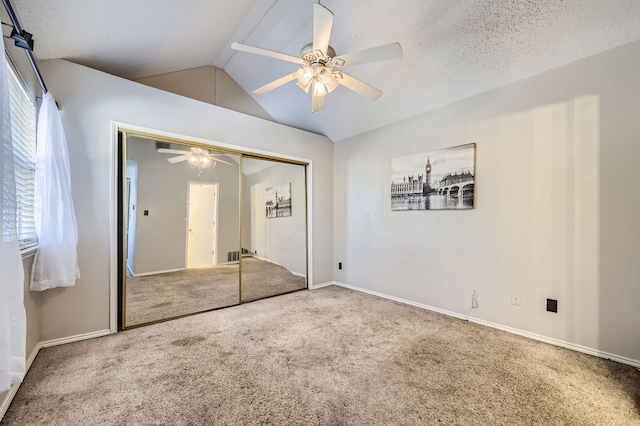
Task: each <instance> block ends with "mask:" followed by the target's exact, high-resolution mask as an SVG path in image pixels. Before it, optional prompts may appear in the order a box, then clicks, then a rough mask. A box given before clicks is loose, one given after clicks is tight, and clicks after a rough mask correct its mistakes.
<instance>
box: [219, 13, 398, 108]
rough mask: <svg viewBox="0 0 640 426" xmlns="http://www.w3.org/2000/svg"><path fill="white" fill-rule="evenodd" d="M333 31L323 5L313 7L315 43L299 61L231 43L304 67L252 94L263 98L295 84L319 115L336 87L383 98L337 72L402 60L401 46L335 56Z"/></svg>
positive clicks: (305, 48) (240, 48)
mask: <svg viewBox="0 0 640 426" xmlns="http://www.w3.org/2000/svg"><path fill="white" fill-rule="evenodd" d="M332 27H333V13H331V11H330V10H329V9H327V8H326V7H324V6H322V5H321V4H320V3H314V4H313V42H312V43H309V44H307V45H305V46H304V47H303V48H302V50H301V51H300V57H299V58H298V57H295V56H291V55H287V54H286V53H280V52H275V51H273V50H267V49H262V48H260V47H254V46H249V45H246V44H241V43H232V44H231V48H232V49H234V50H238V51H242V52H247V53H254V54H257V55H262V56H269V57H271V58H275V59H280V60H283V61H288V62H293V63H294V64H298V65H301V67H300V68H299V69H298V70H297V71H296V72H294V73H292V74H287V75H285V76H284V77H281V78H279V79H277V80H275V81H272V82H271V83H268V84H266V85H264V86H262V87H260V88H259V89H256V90H254V92H253V93H255V94H257V95H262V94H265V93H267V92H270V91H271V90H273V89H276V88H278V87H280V86H282V85H284V84H286V83H288V82H290V81H293V80H296V79H297V80H298V82H297V83H296V84H297V85H298V86H299V87H300V88H301V89H302V90H304V91H305V92H306V93H309V90H311V101H312V102H311V111H312V112H316V113H317V112H319V111H322V110H323V109H324V97H325V95H326V94H327V93H331V92H333V91H334V90H335V88H336V87H338V86H340V85H342V86H344V87H346V88H347V89H351V90H353V91H354V92H356V93H359V94H360V95H363V96H366V97H367V98H369V99H371V100H374V101H375V100H376V99H378V98H379V97H380V96H382V91H381V90H379V89H376V88H375V87H373V86H370V85H369V84H367V83H364V82H362V81H360V80H358V79H357V78H354V77H351V76H350V75H348V74H345V73H343V72H342V71H336V70H335V69H336V68H345V67H348V66H350V65H359V64H366V63H370V62H378V61H387V60H390V59H400V58H401V57H402V47H401V46H400V43H389V44H385V45H382V46H377V47H372V48H369V49H364V50H360V51H357V52H353V53H347V54H344V55H336V51H335V50H334V49H333V47H331V46H329V38H330V37H331V29H332Z"/></svg>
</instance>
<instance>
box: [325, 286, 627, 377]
mask: <svg viewBox="0 0 640 426" xmlns="http://www.w3.org/2000/svg"><path fill="white" fill-rule="evenodd" d="M331 284H334V285H337V286H339V287H344V288H348V289H350V290H355V291H359V292H361V293H366V294H371V295H373V296H378V297H382V298H384V299H389V300H393V301H395V302H400V303H404V304H407V305H411V306H415V307H418V308H422V309H427V310H429V311H433V312H438V313H440V314H444V315H448V316H451V317H455V318H459V319H463V320H467V321H470V322H473V323H476V324H480V325H484V326H486V327H491V328H495V329H497V330H501V331H506V332H507V333H511V334H517V335H518V336H523V337H527V338H529V339H533V340H538V341H540V342H544V343H549V344H551V345H555V346H560V347H562V348H566V349H571V350H574V351H576V352H582V353H585V354H588V355H593V356H597V357H599V358H604V359H610V360H611V361H616V362H619V363H621V364H626V365H631V366H633V367H637V368H638V369H640V360H637V359H631V358H627V357H623V356H620V355H615V354H611V353H608V352H603V351H600V350H598V349H593V348H589V347H586V346H582V345H578V344H576V343H571V342H566V341H564V340H560V339H554V338H553V337H548V336H543V335H541V334H537V333H532V332H529V331H525V330H520V329H517V328H513V327H509V326H506V325H502V324H498V323H495V322H491V321H485V320H483V319H480V318H476V317H472V316H468V315H464V314H459V313H457V312H453V311H448V310H446V309H440V308H436V307H435V306H429V305H425V304H422V303H417V302H413V301H411V300H406V299H402V298H399V297H395V296H389V295H388V294H384V293H378V292H377V291H372V290H367V289H364V288H360V287H356V286H352V285H349V284H345V283H341V282H339V281H333V282H331V283H324V284H320V286H322V287H326V286H328V285H331ZM313 288H314V289H316V288H320V287H319V286H318V287H316V286H314V287H313Z"/></svg>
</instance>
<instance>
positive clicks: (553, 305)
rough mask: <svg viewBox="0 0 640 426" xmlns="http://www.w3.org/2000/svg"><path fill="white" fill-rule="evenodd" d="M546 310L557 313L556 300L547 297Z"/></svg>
mask: <svg viewBox="0 0 640 426" xmlns="http://www.w3.org/2000/svg"><path fill="white" fill-rule="evenodd" d="M547 312H553V313H556V314H557V313H558V300H557V299H547Z"/></svg>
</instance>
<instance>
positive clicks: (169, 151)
mask: <svg viewBox="0 0 640 426" xmlns="http://www.w3.org/2000/svg"><path fill="white" fill-rule="evenodd" d="M158 152H159V153H160V154H187V153H188V152H189V151H183V150H180V149H167V148H158Z"/></svg>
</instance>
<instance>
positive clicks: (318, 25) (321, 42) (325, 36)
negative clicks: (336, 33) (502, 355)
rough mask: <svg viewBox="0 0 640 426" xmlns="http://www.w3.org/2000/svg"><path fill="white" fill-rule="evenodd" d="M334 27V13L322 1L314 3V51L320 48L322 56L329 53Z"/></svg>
mask: <svg viewBox="0 0 640 426" xmlns="http://www.w3.org/2000/svg"><path fill="white" fill-rule="evenodd" d="M332 27H333V13H331V11H330V10H329V9H327V8H326V7H324V6H322V5H321V4H320V3H314V4H313V51H314V52H316V51H318V50H320V51H321V52H322V56H324V55H326V54H327V48H328V47H329V39H330V38H331V28H332Z"/></svg>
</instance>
